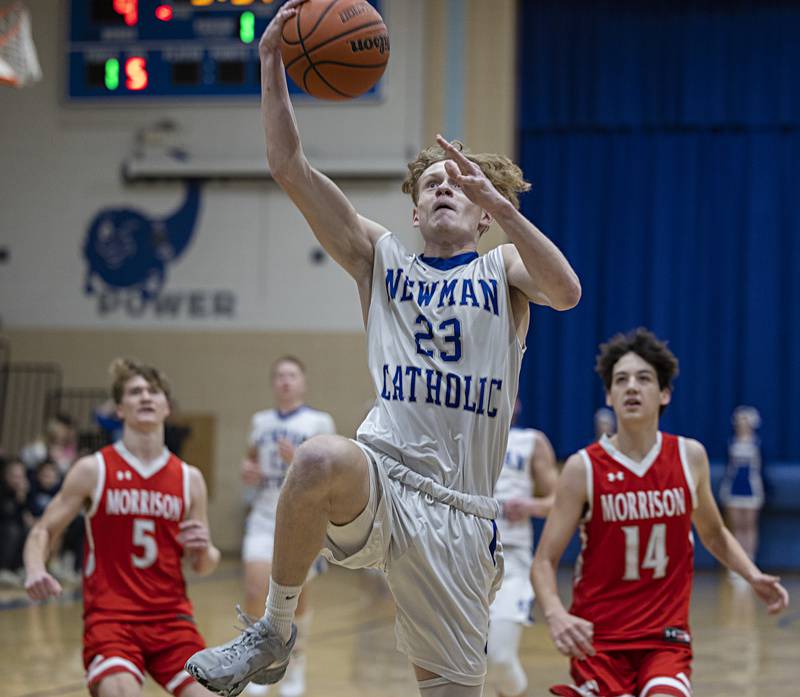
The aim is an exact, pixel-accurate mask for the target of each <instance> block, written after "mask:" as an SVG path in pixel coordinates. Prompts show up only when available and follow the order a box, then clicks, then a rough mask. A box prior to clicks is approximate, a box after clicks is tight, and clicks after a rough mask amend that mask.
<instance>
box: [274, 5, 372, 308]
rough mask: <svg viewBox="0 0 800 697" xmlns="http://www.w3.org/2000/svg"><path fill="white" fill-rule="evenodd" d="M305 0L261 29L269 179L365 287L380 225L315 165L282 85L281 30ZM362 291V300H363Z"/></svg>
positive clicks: (368, 280)
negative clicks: (302, 139)
mask: <svg viewBox="0 0 800 697" xmlns="http://www.w3.org/2000/svg"><path fill="white" fill-rule="evenodd" d="M305 1H306V0H290V1H289V2H287V3H286V4H285V5H284V6H283V7H281V9H280V10H278V13H277V14H276V15H275V17H274V18H273V19H272V21H271V22H270V23H269V25H268V26H267V28H266V30H265V31H264V34H263V36H262V37H261V41H260V43H259V54H260V57H261V113H262V117H263V121H264V130H265V132H266V139H267V159H268V162H269V167H270V171H271V173H272V177H273V179H274V180H275V181H276V182H277V183H278V184H279V185H280V186H281V188H282V189H283V190H284V191H285V192H286V193H287V194H288V195H289V197H290V198H291V199H292V201H293V202H294V204H295V205H296V206H297V207H298V208H299V209H300V212H301V213H302V214H303V216H305V219H306V220H307V221H308V224H309V225H310V226H311V229H312V230H313V231H314V234H315V235H316V237H317V239H318V240H319V242H320V244H321V245H322V246H323V247H324V248H325V251H327V252H328V253H329V254H330V255H331V256H332V257H333V258H334V259H335V260H336V262H337V263H338V264H339V265H340V266H342V267H343V268H344V269H345V271H347V272H348V273H349V274H350V275H351V276H352V277H353V278H354V279H355V280H356V282H357V283H358V284H359V288H360V289H361V287H362V286H363V285H366V286H367V287H369V284H370V282H371V274H372V258H373V244H374V242H375V241H376V240H377V239H378V237H380V236H381V235H382V234H383V232H384V229H383V228H382V227H381V226H380V225H378V224H377V223H374V222H372V221H371V220H368V219H367V218H364V217H362V216H360V215H359V214H358V212H357V211H356V210H355V208H354V207H353V205H352V204H351V203H350V201H348V199H347V197H346V196H345V195H344V194H343V193H342V191H341V189H339V187H338V186H336V184H334V183H333V182H332V181H331V180H330V179H329V178H328V177H326V176H325V175H323V174H322V173H321V172H319V171H317V170H316V169H314V168H313V167H312V166H311V165H310V163H309V162H308V160H307V159H306V156H305V154H304V153H303V146H302V143H301V142H300V133H299V131H298V128H297V121H296V120H295V114H294V109H293V108H292V103H291V100H290V98H289V90H288V87H287V85H286V75H285V72H284V66H283V60H282V58H281V52H280V41H281V31H282V29H283V25H284V24H285V22H286V21H287V20H289V19H290V18H292V17H294V16H295V15H296V14H297V11H298V10H297V8H298V6H299V5H302V4H303V2H305ZM364 300H365V298H364V295H363V293H362V304H363V303H364Z"/></svg>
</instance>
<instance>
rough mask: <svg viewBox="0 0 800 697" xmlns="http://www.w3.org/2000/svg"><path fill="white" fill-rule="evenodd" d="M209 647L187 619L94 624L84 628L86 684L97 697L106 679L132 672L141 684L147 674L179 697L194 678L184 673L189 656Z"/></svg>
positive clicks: (98, 622)
mask: <svg viewBox="0 0 800 697" xmlns="http://www.w3.org/2000/svg"><path fill="white" fill-rule="evenodd" d="M204 648H205V642H204V641H203V637H201V636H200V633H199V632H198V631H197V628H196V627H195V626H194V623H193V622H192V621H191V620H189V619H188V618H187V619H183V618H180V619H174V620H159V621H156V622H105V621H94V622H92V623H91V624H90V625H89V626H88V627H85V628H84V633H83V665H84V667H85V668H86V684H87V686H88V687H89V692H91V693H92V694H95V690H96V687H97V685H98V684H99V683H100V681H101V680H102V679H103V678H107V677H108V676H109V675H113V674H114V673H123V672H125V673H130V674H131V675H133V676H134V677H135V678H136V679H137V680H138V681H139V683H142V682H143V681H144V674H145V673H146V672H147V673H150V675H151V676H152V677H153V679H154V680H155V681H156V682H157V683H158V684H159V685H161V686H162V687H163V688H164V689H165V690H166V691H167V692H170V693H172V694H173V695H176V696H177V695H179V694H180V693H181V691H182V690H183V689H184V688H185V687H186V686H187V685H189V684H190V683H192V682H194V678H192V676H191V675H189V674H188V673H187V672H186V671H184V670H183V666H184V665H185V663H186V661H187V660H188V659H189V657H190V656H191V655H192V654H194V653H195V652H196V651H200V650H201V649H204Z"/></svg>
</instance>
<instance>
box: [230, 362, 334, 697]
mask: <svg viewBox="0 0 800 697" xmlns="http://www.w3.org/2000/svg"><path fill="white" fill-rule="evenodd" d="M305 373H306V371H305V367H304V366H303V364H302V363H301V362H300V360H299V359H297V358H295V357H294V356H283V357H281V358H279V359H278V360H277V361H275V363H274V364H273V366H272V391H273V397H274V400H275V408H273V409H265V410H263V411H259V412H257V413H256V414H255V415H254V416H253V423H252V427H251V429H250V438H249V443H248V446H249V447H248V451H247V456H246V457H245V459H244V462H243V463H242V480H243V481H244V483H245V484H247V485H248V486H249V487H252V490H251V493H253V494H254V495H255V498H254V500H253V504H252V506H251V509H250V514H249V515H248V517H247V524H246V529H245V536H244V542H243V544H242V561H243V565H244V587H245V612H246V613H247V614H248V615H251V616H254V617H259V616H261V614H262V613H263V608H264V602H265V600H266V595H267V587H268V584H269V574H270V567H271V566H272V542H273V539H274V537H275V509H276V508H277V505H278V494H279V493H280V490H281V486H283V480H284V479H285V478H286V470H287V469H288V468H289V463H291V461H292V458H293V457H294V452H295V450H296V449H297V447H298V446H299V445H300V444H301V443H303V442H304V441H306V440H308V439H309V438H311V437H313V436H316V435H320V434H333V433H336V427H335V426H334V423H333V418H332V417H331V415H330V414H326V413H325V412H324V411H317V410H316V409H312V408H311V407H309V406H306V404H305V396H306V374H305ZM317 567H318V564H315V565H314V566H313V567H312V574H311V575H315V574H316V572H317V570H318V569H317ZM310 612H311V610H310V607H309V605H308V598H307V593H305V592H303V593H302V594H301V595H300V600H299V603H298V605H297V615H296V617H295V624H296V625H297V642H296V643H295V647H294V651H293V654H292V660H291V662H290V663H289V668H288V670H287V672H286V678H285V679H284V680H282V681H281V684H280V690H279V694H280V696H281V697H299V696H300V695H302V694H304V692H305V654H304V652H303V648H304V647H303V643H304V642H303V640H304V639H305V637H306V636H307V634H308V630H309V624H310V622H311V614H310ZM267 689H268V688H267V686H266V685H256V684H255V683H251V684H250V685H248V686H247V691H246V694H248V695H253V696H255V695H265V694H267Z"/></svg>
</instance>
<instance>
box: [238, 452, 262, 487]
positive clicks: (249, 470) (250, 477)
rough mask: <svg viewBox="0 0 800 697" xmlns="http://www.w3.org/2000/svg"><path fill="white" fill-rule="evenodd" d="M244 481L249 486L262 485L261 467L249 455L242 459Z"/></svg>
mask: <svg viewBox="0 0 800 697" xmlns="http://www.w3.org/2000/svg"><path fill="white" fill-rule="evenodd" d="M242 482H243V483H244V484H246V485H247V486H261V467H260V465H259V464H258V463H257V462H256V461H255V460H251V459H250V458H249V457H247V458H245V459H244V460H242Z"/></svg>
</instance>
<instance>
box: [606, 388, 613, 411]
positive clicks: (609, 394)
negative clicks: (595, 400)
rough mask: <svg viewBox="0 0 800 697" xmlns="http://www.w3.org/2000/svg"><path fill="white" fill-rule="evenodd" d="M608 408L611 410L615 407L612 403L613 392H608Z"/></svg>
mask: <svg viewBox="0 0 800 697" xmlns="http://www.w3.org/2000/svg"><path fill="white" fill-rule="evenodd" d="M606 406H607V407H608V408H609V409H612V408H613V407H614V405H613V404H612V403H611V392H610V391H609V390H606Z"/></svg>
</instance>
